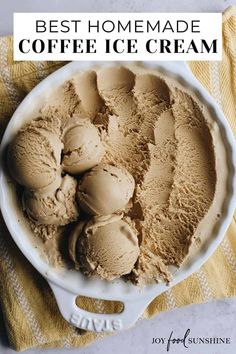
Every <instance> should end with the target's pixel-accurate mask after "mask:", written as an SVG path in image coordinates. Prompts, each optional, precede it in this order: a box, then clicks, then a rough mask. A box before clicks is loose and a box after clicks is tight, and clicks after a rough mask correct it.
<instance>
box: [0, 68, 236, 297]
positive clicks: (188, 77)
mask: <svg viewBox="0 0 236 354" xmlns="http://www.w3.org/2000/svg"><path fill="white" fill-rule="evenodd" d="M141 63H142V64H144V66H145V67H149V68H152V69H157V70H160V71H161V72H163V73H164V74H165V75H168V76H174V77H176V76H178V77H179V78H180V79H181V80H182V81H183V82H184V84H185V85H186V86H187V87H188V88H190V90H193V91H194V92H195V93H196V94H197V96H198V98H200V100H201V102H202V103H203V104H204V105H206V106H207V107H209V109H210V110H211V111H212V112H213V113H214V116H215V119H216V121H217V122H218V124H219V125H220V128H221V129H222V134H224V137H225V147H226V150H227V151H228V165H229V166H230V171H231V172H230V173H229V174H228V186H229V188H228V191H229V192H228V194H227V197H226V198H225V199H227V203H226V204H227V208H226V207H225V208H226V209H227V210H225V215H224V218H222V220H221V223H220V225H219V227H218V230H217V234H216V236H215V237H214V239H213V240H212V241H211V242H210V244H209V247H208V248H207V249H206V250H205V252H204V253H202V254H201V255H200V256H199V257H198V258H196V259H194V260H193V262H192V264H191V265H190V266H189V267H188V268H186V269H184V267H183V269H182V270H180V271H179V272H177V274H176V276H175V277H174V279H173V281H172V282H171V283H170V284H169V285H167V284H164V283H160V284H153V285H148V286H146V287H145V288H143V289H140V288H138V287H137V286H135V285H133V284H131V283H125V282H124V281H123V280H116V281H114V282H111V283H109V282H106V281H103V280H100V279H96V278H92V279H87V278H86V277H84V276H83V275H80V276H81V279H80V282H79V283H78V282H76V281H75V284H74V285H73V284H72V279H74V280H76V274H78V272H76V271H68V270H65V271H63V272H57V271H56V270H55V269H53V268H52V267H50V266H49V265H48V264H46V262H44V261H42V259H40V257H38V258H37V256H36V258H35V254H36V253H34V252H33V250H32V245H30V243H29V242H28V244H27V243H26V244H25V243H24V242H22V240H21V239H20V233H19V225H18V228H17V223H16V221H14V220H12V219H14V218H12V215H13V214H14V213H12V210H10V208H8V206H9V200H8V198H9V197H8V195H7V193H6V188H5V187H6V175H5V172H4V168H3V164H4V162H3V155H4V151H5V147H6V145H7V142H8V139H9V136H10V133H11V130H12V127H13V126H14V124H15V122H16V121H17V120H19V117H20V116H21V114H22V112H24V109H25V107H26V106H27V105H28V104H30V101H32V100H33V99H36V98H37V97H42V95H43V93H44V92H46V91H47V90H48V87H49V86H50V90H52V87H53V88H54V87H57V86H58V85H60V84H62V83H63V82H64V81H66V80H68V78H69V77H70V76H73V74H75V73H76V72H77V71H78V70H85V69H89V68H91V67H93V66H112V65H131V64H134V65H135V64H137V62H135V63H132V62H115V63H114V62H94V61H92V62H71V63H69V64H66V65H64V66H63V67H62V68H60V69H58V70H56V71H55V72H54V73H52V74H50V75H49V76H47V77H46V78H45V79H44V80H43V81H41V82H40V83H39V84H38V85H37V86H36V87H35V88H33V89H32V90H31V91H30V92H29V94H28V95H27V96H26V97H25V98H24V100H23V101H22V102H21V103H20V105H19V106H18V108H17V109H16V111H15V112H14V114H13V115H12V118H11V119H10V121H9V123H8V126H7V128H6V130H5V132H4V135H3V138H2V142H1V147H0V206H1V210H2V215H3V218H4V220H5V223H6V225H7V228H8V230H9V232H10V234H11V236H12V238H13V239H14V241H15V243H16V244H17V246H18V247H19V248H20V250H21V251H22V253H23V254H24V255H25V257H26V258H27V259H28V260H29V261H30V263H31V264H32V265H33V266H34V267H35V268H36V269H37V270H38V271H39V272H40V273H41V274H42V275H43V276H44V277H45V278H46V279H47V280H48V281H49V282H51V283H53V284H56V285H58V286H59V287H61V288H63V289H65V290H68V291H70V292H73V293H76V292H78V293H80V294H81V295H84V296H90V297H99V298H103V299H107V300H121V301H122V300H125V299H130V298H135V297H137V296H140V295H141V296H147V295H148V296H149V297H150V294H152V295H153V296H156V295H157V294H160V293H162V292H164V291H165V290H167V289H168V288H169V287H170V286H173V285H175V284H177V283H179V282H180V281H182V280H184V279H185V278H187V277H188V276H189V275H191V274H192V273H193V272H195V271H196V270H197V269H199V268H200V267H201V266H202V265H203V263H205V261H206V260H207V259H208V258H209V257H210V256H211V254H212V253H213V252H214V251H215V249H216V248H217V246H218V245H219V243H220V242H221V241H222V239H223V237H224V234H225V232H226V229H227V227H228V226H229V224H230V221H231V218H232V216H233V212H234V209H235V205H236V144H235V139H234V137H233V133H232V131H231V128H230V126H229V123H228V121H227V119H226V118H225V116H224V114H223V112H222V111H221V109H220V108H219V106H218V104H217V103H216V102H215V100H214V99H213V98H212V97H211V96H210V94H209V93H208V92H207V91H206V89H205V88H204V87H203V86H202V85H201V84H200V83H199V81H198V80H197V79H196V78H195V77H194V76H193V74H192V73H191V72H190V69H189V68H188V67H187V66H186V64H185V63H184V62H141ZM18 123H19V122H18ZM6 206H7V207H6ZM15 219H16V218H15ZM181 268H182V267H181ZM181 268H180V269H181ZM68 272H70V274H69V273H68ZM67 277H68V281H67ZM70 282H71V283H70ZM104 282H105V283H104ZM83 284H84V286H85V287H83V286H82V285H83ZM101 284H103V285H101ZM78 285H79V287H78ZM87 285H88V287H87ZM81 286H82V288H81Z"/></svg>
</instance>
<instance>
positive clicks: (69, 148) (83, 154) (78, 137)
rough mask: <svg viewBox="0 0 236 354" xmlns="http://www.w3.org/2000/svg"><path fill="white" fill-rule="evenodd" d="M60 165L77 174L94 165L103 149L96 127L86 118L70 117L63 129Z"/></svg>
mask: <svg viewBox="0 0 236 354" xmlns="http://www.w3.org/2000/svg"><path fill="white" fill-rule="evenodd" d="M63 140H64V150H63V159H62V167H63V169H64V171H66V172H69V173H72V174H78V173H82V172H85V171H87V170H89V169H90V168H92V167H94V166H96V165H97V164H98V163H99V162H100V161H101V159H102V157H103V155H104V153H105V150H104V147H103V144H102V142H101V139H100V136H99V132H98V129H97V128H96V127H95V125H93V124H92V123H91V122H90V121H89V120H88V119H83V118H78V117H72V118H70V119H69V120H68V121H67V123H66V126H65V129H64V139H63Z"/></svg>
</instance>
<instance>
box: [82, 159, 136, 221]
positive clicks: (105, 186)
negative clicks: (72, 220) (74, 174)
mask: <svg viewBox="0 0 236 354" xmlns="http://www.w3.org/2000/svg"><path fill="white" fill-rule="evenodd" d="M134 187H135V183H134V178H133V177H132V175H131V174H130V173H129V172H128V171H127V170H126V169H124V168H120V167H117V166H113V165H109V164H100V165H98V166H96V167H94V168H93V169H92V170H91V171H89V172H88V173H86V174H85V175H84V176H83V178H82V180H81V181H80V183H79V186H78V203H79V205H80V206H81V208H82V209H83V210H84V211H85V212H87V213H89V214H91V215H108V214H112V213H114V212H116V211H118V210H121V209H123V208H124V207H125V206H126V205H127V203H128V202H129V200H130V199H131V198H132V196H133V193H134Z"/></svg>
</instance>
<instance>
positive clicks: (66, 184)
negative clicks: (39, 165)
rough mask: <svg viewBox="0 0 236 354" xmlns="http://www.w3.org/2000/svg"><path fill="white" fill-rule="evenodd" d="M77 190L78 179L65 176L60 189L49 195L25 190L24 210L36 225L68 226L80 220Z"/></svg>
mask: <svg viewBox="0 0 236 354" xmlns="http://www.w3.org/2000/svg"><path fill="white" fill-rule="evenodd" d="M76 188H77V181H76V179H75V178H73V177H71V176H69V175H65V176H64V177H62V179H61V184H60V187H59V188H57V189H56V190H54V191H51V192H50V193H48V194H47V195H44V194H43V195H42V194H41V193H37V192H33V191H31V190H28V189H25V190H24V193H23V209H24V210H25V211H26V213H27V215H28V217H29V218H30V219H31V220H32V221H34V222H35V223H36V224H44V225H52V224H54V225H66V224H68V223H71V222H73V221H75V220H76V219H77V218H78V214H79V213H78V206H77V203H76Z"/></svg>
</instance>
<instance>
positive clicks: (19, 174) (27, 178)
mask: <svg viewBox="0 0 236 354" xmlns="http://www.w3.org/2000/svg"><path fill="white" fill-rule="evenodd" d="M62 147H63V144H62V143H61V141H60V139H59V137H58V136H57V134H55V133H53V132H51V131H49V130H47V129H42V128H37V127H36V126H34V124H33V122H32V123H29V124H28V125H27V126H26V127H25V128H24V129H22V130H20V131H19V133H18V134H17V135H16V137H15V138H14V139H13V141H12V142H11V144H10V146H9V148H8V152H7V163H8V167H9V171H10V173H11V175H12V177H13V178H14V179H15V180H16V181H17V182H18V183H19V184H21V185H23V186H25V187H27V188H30V189H34V190H37V189H43V190H47V189H48V188H49V189H50V187H51V184H53V185H56V186H58V181H59V179H60V178H59V177H60V175H61V172H60V171H61V167H60V159H61V150H62ZM59 182H60V181H59Z"/></svg>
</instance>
